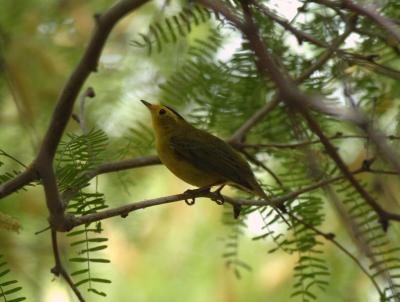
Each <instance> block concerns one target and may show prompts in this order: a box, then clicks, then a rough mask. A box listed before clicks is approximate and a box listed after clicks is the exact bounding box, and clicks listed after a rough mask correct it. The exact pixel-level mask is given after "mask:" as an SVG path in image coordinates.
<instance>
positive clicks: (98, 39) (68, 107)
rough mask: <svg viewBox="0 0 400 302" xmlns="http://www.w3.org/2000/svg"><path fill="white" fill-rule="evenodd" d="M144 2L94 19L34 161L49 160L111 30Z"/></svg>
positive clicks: (128, 1)
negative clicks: (83, 47)
mask: <svg viewBox="0 0 400 302" xmlns="http://www.w3.org/2000/svg"><path fill="white" fill-rule="evenodd" d="M146 2H147V0H125V1H120V2H118V3H117V4H116V5H114V6H113V7H111V8H110V9H109V10H108V11H107V12H105V13H104V14H102V15H100V16H96V28H95V30H94V32H93V35H92V37H91V39H90V42H89V44H88V46H87V47H86V50H85V53H84V54H83V56H82V58H81V60H80V62H79V64H78V66H77V67H76V68H75V70H74V72H73V73H72V74H71V75H70V77H69V79H68V81H67V82H66V84H65V86H64V88H63V90H62V92H61V94H60V97H59V99H58V101H57V105H56V108H55V109H54V112H53V115H52V117H51V121H50V124H49V126H48V128H47V132H46V135H45V137H44V139H43V143H42V145H41V148H40V151H39V155H38V158H40V157H46V158H50V159H53V157H54V154H55V152H56V149H57V146H58V144H59V142H60V140H61V136H62V134H63V132H64V129H65V127H66V125H67V123H68V120H69V118H70V116H71V114H72V108H73V105H74V102H75V100H76V98H77V97H78V94H79V91H80V90H81V88H82V86H83V84H84V82H85V81H86V79H87V78H88V76H89V75H90V73H92V72H95V71H96V69H97V64H98V60H99V58H100V54H101V51H102V49H103V47H104V44H105V42H106V40H107V38H108V35H109V34H110V32H111V30H112V28H113V27H114V26H115V25H116V23H117V22H118V21H119V20H120V19H122V18H123V17H124V16H125V15H127V14H128V13H129V12H130V11H132V10H134V9H136V8H138V7H139V6H141V5H142V4H144V3H146Z"/></svg>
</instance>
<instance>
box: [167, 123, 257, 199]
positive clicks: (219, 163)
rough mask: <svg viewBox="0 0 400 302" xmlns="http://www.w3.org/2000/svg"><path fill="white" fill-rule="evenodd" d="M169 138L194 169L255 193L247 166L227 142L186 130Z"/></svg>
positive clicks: (252, 179) (253, 180) (193, 129)
mask: <svg viewBox="0 0 400 302" xmlns="http://www.w3.org/2000/svg"><path fill="white" fill-rule="evenodd" d="M186 130H188V131H185V132H184V133H182V132H177V133H175V134H172V135H171V136H170V145H171V148H173V149H174V151H175V152H176V153H177V155H179V156H181V157H182V158H183V159H185V160H187V161H189V162H190V163H191V164H192V165H194V166H195V167H197V168H198V169H201V170H203V171H207V172H210V173H214V174H218V175H220V176H221V178H222V179H224V180H225V181H229V182H233V183H236V184H239V185H241V186H243V187H245V188H247V189H249V190H250V191H254V182H255V179H254V176H253V172H252V171H251V169H250V167H249V165H248V163H247V162H246V161H245V160H244V159H243V158H242V157H241V156H240V155H239V154H238V153H237V152H236V151H235V150H234V149H233V148H232V147H231V146H230V145H228V144H227V143H226V142H224V141H223V140H221V139H219V138H218V137H216V136H213V135H211V134H209V133H207V132H204V131H202V130H199V129H195V128H192V127H191V129H189V128H187V129H186Z"/></svg>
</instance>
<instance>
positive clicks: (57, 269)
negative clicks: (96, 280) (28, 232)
mask: <svg viewBox="0 0 400 302" xmlns="http://www.w3.org/2000/svg"><path fill="white" fill-rule="evenodd" d="M51 244H52V247H53V255H54V261H55V265H54V267H53V268H52V269H51V272H52V273H53V274H54V275H55V276H57V277H58V276H60V275H61V277H63V278H64V280H65V281H66V282H67V283H68V285H69V287H70V288H71V289H72V290H73V292H74V293H75V295H76V297H77V298H78V300H79V301H81V302H85V299H84V298H83V296H82V294H81V292H80V291H79V289H78V287H76V285H75V284H74V282H73V281H72V279H71V277H70V276H69V274H68V273H67V271H66V270H65V268H64V266H63V265H62V262H61V257H60V251H59V248H58V242H57V232H56V231H53V230H52V231H51Z"/></svg>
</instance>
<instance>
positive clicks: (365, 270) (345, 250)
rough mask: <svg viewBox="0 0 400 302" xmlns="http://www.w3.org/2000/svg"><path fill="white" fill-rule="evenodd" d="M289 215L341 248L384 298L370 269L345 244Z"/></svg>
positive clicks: (331, 234)
mask: <svg viewBox="0 0 400 302" xmlns="http://www.w3.org/2000/svg"><path fill="white" fill-rule="evenodd" d="M288 215H289V216H290V217H291V218H292V219H294V220H296V221H297V222H299V223H301V224H302V225H304V226H305V227H306V228H308V229H310V230H312V231H313V232H314V233H316V234H317V235H319V236H321V237H323V238H324V239H326V240H327V241H329V242H331V243H332V244H333V245H335V246H336V247H337V248H339V250H341V251H342V252H343V253H345V254H346V255H347V256H349V257H350V259H351V260H353V262H354V263H355V264H356V265H357V266H358V267H359V268H360V269H361V271H362V272H363V273H364V274H365V275H366V276H367V277H368V279H369V280H370V281H371V282H372V284H373V285H374V287H375V289H376V290H377V292H378V293H379V295H380V297H384V293H383V292H382V290H381V288H380V287H379V284H378V283H377V282H376V281H375V278H374V276H373V275H372V274H370V273H369V272H368V269H367V268H365V267H364V265H363V264H362V263H361V261H360V260H359V259H358V258H357V257H356V256H354V254H352V253H351V252H350V251H349V250H348V249H346V248H345V247H344V245H343V244H341V243H340V242H339V241H337V240H336V239H335V235H334V234H333V233H325V232H322V231H320V230H319V229H317V228H316V227H314V226H313V225H311V224H309V223H307V222H305V221H304V220H302V219H300V218H298V217H297V216H295V215H293V214H292V213H288Z"/></svg>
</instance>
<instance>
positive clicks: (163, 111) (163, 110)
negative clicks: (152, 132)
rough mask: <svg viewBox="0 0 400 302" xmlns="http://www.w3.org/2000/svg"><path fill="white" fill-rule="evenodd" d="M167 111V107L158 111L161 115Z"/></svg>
mask: <svg viewBox="0 0 400 302" xmlns="http://www.w3.org/2000/svg"><path fill="white" fill-rule="evenodd" d="M166 112H167V111H165V109H161V110H160V111H159V112H158V113H159V114H160V115H163V114H165V113H166Z"/></svg>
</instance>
